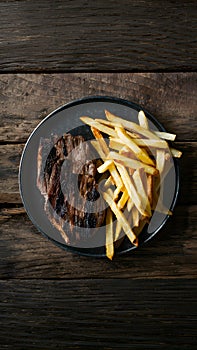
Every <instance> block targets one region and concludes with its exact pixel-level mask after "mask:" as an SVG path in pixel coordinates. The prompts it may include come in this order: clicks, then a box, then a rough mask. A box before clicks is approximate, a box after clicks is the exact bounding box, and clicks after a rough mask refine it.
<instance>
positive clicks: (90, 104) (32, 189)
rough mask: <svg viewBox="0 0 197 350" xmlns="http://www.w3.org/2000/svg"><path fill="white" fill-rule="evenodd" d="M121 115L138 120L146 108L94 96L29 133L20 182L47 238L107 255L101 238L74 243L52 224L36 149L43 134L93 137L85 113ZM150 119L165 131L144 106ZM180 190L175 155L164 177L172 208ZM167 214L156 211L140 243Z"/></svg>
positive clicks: (55, 114)
mask: <svg viewBox="0 0 197 350" xmlns="http://www.w3.org/2000/svg"><path fill="white" fill-rule="evenodd" d="M105 109H107V110H109V111H110V112H112V113H114V114H116V115H119V116H121V117H122V118H125V119H128V120H131V121H134V122H137V114H138V111H139V110H141V109H142V110H144V108H142V107H141V106H139V105H137V104H135V103H132V102H129V101H126V100H122V99H119V98H114V97H105V96H94V97H87V98H83V99H79V100H76V101H73V102H71V103H68V104H66V105H64V106H62V107H60V108H58V109H56V110H55V111H53V112H52V113H51V114H49V115H48V116H47V117H46V118H45V119H44V120H43V121H42V122H41V123H40V124H39V125H38V126H37V127H36V129H35V130H34V131H33V132H32V134H31V135H30V137H29V139H28V141H27V143H26V145H25V148H24V151H23V154H22V157H21V163H20V172H19V183H20V193H21V197H22V201H23V204H24V207H25V209H26V211H27V214H28V216H29V218H30V219H31V221H32V222H33V224H34V225H35V226H36V227H37V229H38V230H39V231H40V232H41V233H43V234H44V235H45V236H46V237H47V238H48V239H50V240H51V241H53V242H54V243H55V244H56V245H58V246H60V247H61V248H63V249H69V250H71V251H73V252H76V253H80V254H83V255H88V256H95V257H103V256H105V246H104V244H102V245H101V246H99V244H98V242H97V243H95V242H91V243H89V242H87V244H85V245H84V244H83V245H81V246H80V244H77V245H76V246H71V245H68V244H66V243H65V241H64V240H63V238H62V236H61V234H60V233H59V231H58V230H57V229H56V228H55V227H54V226H53V225H52V224H51V222H50V221H49V219H48V217H47V215H46V213H45V211H44V201H43V196H42V195H41V193H40V191H39V190H38V188H37V186H36V178H37V152H38V147H39V142H40V138H41V137H43V138H51V136H52V135H54V134H56V135H59V137H60V136H62V135H63V134H64V133H67V132H70V133H71V134H73V135H76V134H83V136H84V138H85V139H90V138H91V136H90V135H91V134H90V131H89V127H87V126H84V124H83V123H82V122H81V121H80V117H81V116H82V115H87V116H90V117H94V118H95V117H96V118H104V110H105ZM144 112H145V113H146V116H147V118H148V119H149V126H150V128H151V129H153V130H159V131H165V129H164V127H163V126H162V125H161V124H160V123H159V122H158V121H157V119H156V118H155V117H153V116H152V115H151V114H150V113H149V112H148V111H146V110H144ZM178 190H179V169H178V164H177V161H176V159H173V160H172V167H171V169H170V171H169V174H168V175H167V177H166V178H165V181H164V199H163V200H164V203H165V206H166V207H167V208H168V209H170V210H173V209H174V206H175V203H176V200H177V195H178ZM168 218H169V216H168V215H166V214H158V213H154V214H153V217H152V219H151V221H150V223H149V225H147V226H145V228H144V229H143V231H142V232H141V234H140V236H139V246H141V245H142V244H143V243H145V242H147V241H149V240H150V239H151V238H152V237H153V236H155V235H156V233H157V232H158V231H159V230H160V229H161V228H162V227H163V226H164V224H165V223H166V221H167V219H168ZM134 248H135V246H133V245H132V244H131V243H130V241H129V240H128V239H127V237H125V239H124V240H123V242H122V243H121V245H120V246H119V247H118V248H117V249H116V254H123V253H126V252H129V251H131V250H133V249H134Z"/></svg>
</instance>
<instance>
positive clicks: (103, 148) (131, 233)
mask: <svg viewBox="0 0 197 350" xmlns="http://www.w3.org/2000/svg"><path fill="white" fill-rule="evenodd" d="M105 116H106V119H105V120H104V119H92V118H90V117H86V116H83V117H81V118H80V119H81V120H82V121H83V122H84V123H85V124H87V125H89V126H90V127H91V130H92V133H93V135H94V137H95V140H92V141H91V143H92V145H93V147H94V148H95V149H96V151H97V153H98V154H99V157H100V158H101V159H102V161H103V163H102V165H100V166H99V167H98V168H97V171H98V172H99V173H100V174H102V173H106V174H109V175H108V177H107V179H106V180H105V183H104V190H103V192H102V195H103V198H104V200H105V201H106V202H107V204H108V209H107V217H106V256H107V257H108V258H109V259H111V260H112V258H113V256H114V243H115V242H117V241H118V240H121V233H123V234H124V235H122V237H124V236H125V235H126V236H127V237H128V238H129V240H130V241H131V243H132V244H133V245H135V246H138V236H139V234H140V232H141V231H142V229H143V228H144V226H145V224H146V223H148V222H149V221H150V218H151V216H152V214H153V211H154V210H157V211H159V212H163V213H165V214H166V215H171V214H172V213H171V212H170V211H169V210H168V209H167V208H165V206H164V205H163V203H162V195H163V194H162V191H163V180H164V178H165V176H166V174H167V172H168V171H169V169H170V166H172V164H171V163H170V158H171V157H172V156H173V157H178V158H179V157H181V152H180V151H178V150H176V149H174V148H170V147H169V146H168V143H167V141H168V140H169V141H174V140H175V137H176V135H174V134H171V133H167V132H160V131H153V130H150V128H149V123H148V119H147V117H146V115H145V113H144V112H143V111H142V110H141V111H140V112H139V113H138V121H139V124H137V123H134V122H132V121H128V120H125V119H122V118H120V117H118V116H115V115H113V114H112V113H110V112H109V111H107V110H105ZM103 134H104V135H107V138H108V140H109V141H108V142H106V139H105V138H104V136H103ZM114 216H115V218H116V219H117V220H116V221H115V222H114ZM114 224H115V228H114Z"/></svg>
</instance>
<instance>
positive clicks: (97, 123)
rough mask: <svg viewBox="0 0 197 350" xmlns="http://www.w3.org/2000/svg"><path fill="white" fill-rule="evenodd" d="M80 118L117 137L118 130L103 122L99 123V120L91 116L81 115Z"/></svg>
mask: <svg viewBox="0 0 197 350" xmlns="http://www.w3.org/2000/svg"><path fill="white" fill-rule="evenodd" d="M80 119H81V120H82V122H84V123H85V124H87V125H89V126H93V127H94V128H96V129H98V130H100V131H102V132H104V133H105V134H107V135H110V136H113V137H116V132H115V131H114V129H112V128H109V127H108V126H106V125H103V124H101V123H99V122H98V121H95V120H94V119H92V118H90V117H81V118H80Z"/></svg>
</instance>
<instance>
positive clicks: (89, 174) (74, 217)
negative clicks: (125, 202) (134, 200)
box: [37, 134, 105, 243]
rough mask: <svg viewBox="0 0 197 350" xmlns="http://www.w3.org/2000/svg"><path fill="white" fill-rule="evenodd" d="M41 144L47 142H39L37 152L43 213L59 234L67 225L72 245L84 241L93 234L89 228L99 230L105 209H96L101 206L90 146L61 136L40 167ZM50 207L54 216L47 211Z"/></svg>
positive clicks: (75, 137) (75, 139) (68, 135)
mask: <svg viewBox="0 0 197 350" xmlns="http://www.w3.org/2000/svg"><path fill="white" fill-rule="evenodd" d="M44 141H45V142H46V141H47V140H42V143H41V144H40V147H39V150H38V179H37V185H38V188H39V190H40V192H41V193H42V194H43V195H45V210H46V212H47V215H48V217H49V220H50V221H51V223H52V224H53V225H54V226H55V227H56V228H58V227H59V231H60V233H61V234H62V230H64V224H63V223H65V222H68V223H69V225H70V235H71V236H72V241H73V238H76V239H78V238H80V239H81V238H82V239H87V238H88V237H90V236H91V235H92V234H93V233H94V231H95V230H91V228H96V227H99V226H102V224H103V223H104V220H105V209H104V207H103V208H99V206H100V204H97V202H96V201H97V199H98V198H99V192H98V183H97V181H96V179H95V175H96V160H91V158H92V157H93V156H92V153H91V149H90V147H89V144H88V142H84V138H83V137H82V136H72V135H70V134H64V136H63V137H61V138H59V139H58V140H56V143H55V144H54V145H53V146H52V148H51V150H50V152H49V153H48V157H47V159H46V161H45V165H44V166H43V164H42V163H43V157H42V149H43V143H44ZM47 142H48V143H49V140H48V141H47ZM62 165H64V166H63V167H62ZM42 171H43V174H44V175H43V177H42V176H41V172H42ZM46 194H47V196H46ZM49 203H50V205H51V207H52V208H53V210H54V215H52V211H51V210H49ZM52 208H51V209H52ZM95 208H96V210H95ZM54 222H56V224H54ZM60 227H61V228H60ZM77 227H80V228H83V230H82V231H83V234H82V236H83V237H81V236H80V235H79V232H78V230H77ZM80 234H81V231H80ZM67 235H68V234H67ZM67 235H66V237H67ZM62 236H63V234H62ZM66 242H67V243H68V241H66Z"/></svg>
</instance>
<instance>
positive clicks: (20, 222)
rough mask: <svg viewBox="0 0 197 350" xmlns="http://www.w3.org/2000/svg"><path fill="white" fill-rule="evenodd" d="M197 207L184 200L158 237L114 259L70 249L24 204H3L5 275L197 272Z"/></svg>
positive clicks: (1, 274) (0, 234)
mask: <svg viewBox="0 0 197 350" xmlns="http://www.w3.org/2000/svg"><path fill="white" fill-rule="evenodd" d="M196 211H197V206H196V205H194V206H178V207H177V208H176V210H175V211H174V215H173V217H172V218H170V219H169V221H168V222H167V223H166V225H165V227H164V228H163V229H162V230H161V232H160V233H159V234H158V235H157V236H156V237H155V239H154V240H152V241H151V242H149V244H146V245H144V247H141V248H140V249H138V250H136V251H134V252H131V253H130V254H128V255H127V256H125V255H124V256H119V257H116V258H115V259H114V260H113V262H111V261H108V260H107V259H92V258H88V257H83V256H79V255H74V254H73V253H71V252H66V251H64V250H62V249H61V248H59V247H56V246H55V245H54V244H53V243H52V242H49V241H47V239H46V238H44V237H43V236H42V235H41V234H39V233H38V231H37V229H36V228H35V227H34V226H33V224H32V223H31V222H30V220H29V219H28V217H27V215H26V214H24V213H23V211H22V210H21V208H20V209H19V210H18V211H17V209H16V208H11V207H10V208H8V209H3V210H2V211H1V225H0V258H1V264H0V279H8V278H9V279H10V278H11V279H18V278H20V279H26V278H33V279H36V278H37V279H48V278H50V279H54V278H55V279H57V278H59V279H65V278H66V279H78V278H104V279H108V278H128V279H130V278H131V279H138V278H144V279H146V280H147V279H153V278H168V279H171V278H174V279H176V278H180V277H181V278H186V279H187V278H196V276H197V259H196V249H197V235H196Z"/></svg>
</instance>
